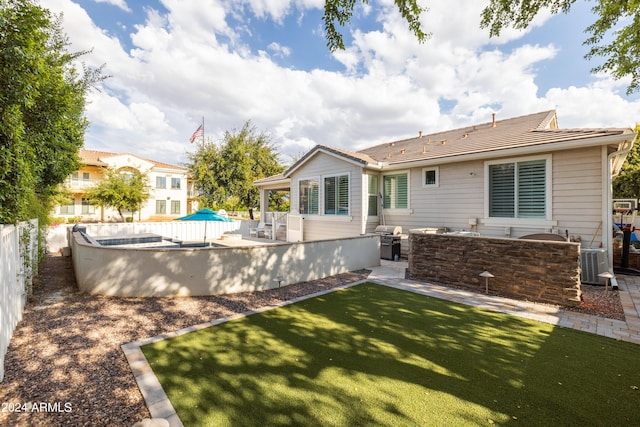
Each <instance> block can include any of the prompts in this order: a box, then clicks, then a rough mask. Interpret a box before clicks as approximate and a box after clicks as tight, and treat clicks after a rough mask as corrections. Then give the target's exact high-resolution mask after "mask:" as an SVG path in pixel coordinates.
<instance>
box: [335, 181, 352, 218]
mask: <svg viewBox="0 0 640 427" xmlns="http://www.w3.org/2000/svg"><path fill="white" fill-rule="evenodd" d="M337 214H338V215H349V175H340V176H339V177H338V212H337Z"/></svg>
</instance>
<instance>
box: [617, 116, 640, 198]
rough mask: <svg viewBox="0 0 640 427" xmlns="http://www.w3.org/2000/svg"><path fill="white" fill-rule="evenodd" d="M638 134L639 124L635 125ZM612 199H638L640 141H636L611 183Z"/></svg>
mask: <svg viewBox="0 0 640 427" xmlns="http://www.w3.org/2000/svg"><path fill="white" fill-rule="evenodd" d="M635 131H636V132H638V133H640V124H636V129H635ZM613 198H614V199H640V141H638V140H636V142H635V143H634V145H633V147H632V148H631V151H630V152H629V154H628V155H627V158H626V159H625V161H624V165H622V169H621V170H620V174H619V175H618V176H617V177H616V179H615V180H614V181H613Z"/></svg>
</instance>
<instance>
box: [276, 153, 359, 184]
mask: <svg viewBox="0 0 640 427" xmlns="http://www.w3.org/2000/svg"><path fill="white" fill-rule="evenodd" d="M318 153H324V154H326V155H328V156H332V157H335V158H338V159H340V160H342V161H344V162H347V163H351V164H353V165H356V166H360V167H362V168H364V167H367V166H368V165H369V162H366V161H364V160H357V159H354V158H351V157H348V156H346V155H341V154H340V153H337V152H334V151H331V150H328V149H326V148H325V147H323V146H321V145H316V146H315V147H314V148H312V149H311V150H310V151H309V152H308V153H307V154H305V155H304V156H303V157H302V158H301V159H300V160H298V161H297V162H296V163H294V164H293V165H292V166H291V167H290V168H289V169H287V170H286V171H284V173H283V175H284V177H285V178H289V177H290V176H291V174H293V173H294V172H295V171H296V170H298V169H299V168H300V167H301V166H302V165H304V164H305V163H306V162H307V161H309V160H310V159H311V158H313V157H314V156H315V155H316V154H318Z"/></svg>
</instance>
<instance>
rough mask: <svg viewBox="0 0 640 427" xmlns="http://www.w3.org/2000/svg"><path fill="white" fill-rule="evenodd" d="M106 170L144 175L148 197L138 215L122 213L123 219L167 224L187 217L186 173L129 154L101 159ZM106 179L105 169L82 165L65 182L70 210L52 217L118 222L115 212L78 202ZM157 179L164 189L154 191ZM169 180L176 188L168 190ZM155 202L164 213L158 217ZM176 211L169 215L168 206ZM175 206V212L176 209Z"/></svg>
mask: <svg viewBox="0 0 640 427" xmlns="http://www.w3.org/2000/svg"><path fill="white" fill-rule="evenodd" d="M102 161H103V162H104V163H107V164H108V165H109V167H110V168H113V169H115V170H127V169H129V170H136V171H138V172H140V173H146V174H147V175H148V185H149V190H150V191H149V192H150V197H149V199H148V200H147V202H146V203H145V204H144V205H143V206H142V207H141V209H140V211H139V212H135V213H134V214H132V213H131V212H127V213H125V216H133V217H134V219H135V220H142V221H146V220H169V219H174V218H178V217H180V216H184V215H187V214H188V204H187V195H188V184H187V171H186V170H184V169H179V168H175V169H173V168H169V167H160V166H157V165H156V164H154V163H153V162H151V161H148V160H144V159H141V158H138V157H136V156H134V155H131V154H123V155H115V156H111V157H106V158H104V159H102ZM105 177H106V169H105V168H104V167H98V166H93V165H85V166H83V167H82V168H80V169H79V170H78V172H77V173H74V174H72V175H71V176H70V177H69V178H68V179H67V181H66V183H65V186H66V188H67V189H68V190H69V191H70V194H71V198H72V199H73V202H74V204H73V206H71V205H65V206H57V207H56V208H55V211H54V213H53V215H54V216H57V217H63V218H65V219H67V220H75V221H76V222H78V218H80V220H79V221H81V222H95V221H103V220H104V221H122V218H121V217H120V215H119V214H118V212H117V210H114V209H104V212H103V211H102V209H101V208H100V207H97V206H87V205H86V204H85V205H84V206H83V204H82V200H83V198H84V195H85V193H86V191H87V190H88V189H89V188H92V187H95V186H96V185H97V184H98V183H99V182H101V181H102V180H104V179H105ZM157 177H163V178H164V180H165V183H166V185H165V188H158V187H157V180H156V178H157ZM172 178H174V179H175V180H176V181H174V183H177V182H178V180H179V188H172ZM156 200H161V201H163V202H164V204H165V206H166V209H165V212H164V213H161V212H159V211H158V209H157V206H156V205H157V204H156ZM172 201H173V202H177V203H175V204H174V207H176V210H175V212H173V213H172V210H171V207H172V205H171V202H172ZM178 205H179V208H178Z"/></svg>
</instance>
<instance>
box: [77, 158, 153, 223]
mask: <svg viewBox="0 0 640 427" xmlns="http://www.w3.org/2000/svg"><path fill="white" fill-rule="evenodd" d="M149 189H150V187H149V178H148V176H147V175H145V174H142V173H139V172H137V171H136V172H124V173H123V172H122V171H116V170H112V169H108V170H107V174H106V178H105V179H104V180H102V181H100V182H99V183H98V184H97V185H96V186H95V187H92V188H90V189H89V190H88V191H87V192H86V193H85V197H87V198H88V199H89V201H90V202H91V204H92V205H96V206H100V207H106V208H113V209H116V210H117V211H118V213H119V214H120V217H121V218H122V221H125V216H124V212H125V211H128V212H135V211H137V210H139V209H140V207H141V206H142V205H143V204H144V203H145V202H146V201H147V200H149V197H150V196H151V193H150V191H149Z"/></svg>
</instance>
